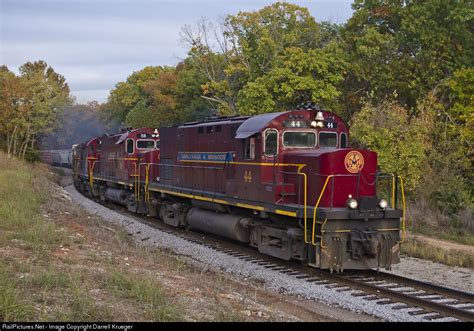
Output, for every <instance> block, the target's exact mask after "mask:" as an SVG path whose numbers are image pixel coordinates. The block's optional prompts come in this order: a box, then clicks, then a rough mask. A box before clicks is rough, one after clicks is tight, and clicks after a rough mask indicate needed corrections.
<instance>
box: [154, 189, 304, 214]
mask: <svg viewBox="0 0 474 331" xmlns="http://www.w3.org/2000/svg"><path fill="white" fill-rule="evenodd" d="M149 190H150V191H154V192H161V193H167V194H171V195H176V196H180V197H185V198H190V199H196V200H203V201H209V202H215V203H221V204H226V205H233V206H237V207H241V208H246V209H252V210H265V208H264V207H262V206H254V205H248V204H246V203H237V204H232V203H230V202H228V201H225V200H219V199H212V198H206V197H202V196H199V195H192V194H186V193H179V192H174V191H168V190H159V189H155V188H149ZM269 211H270V212H271V210H269ZM280 212H281V213H280V214H282V215H288V216H293V217H296V213H292V212H286V211H283V210H280Z"/></svg>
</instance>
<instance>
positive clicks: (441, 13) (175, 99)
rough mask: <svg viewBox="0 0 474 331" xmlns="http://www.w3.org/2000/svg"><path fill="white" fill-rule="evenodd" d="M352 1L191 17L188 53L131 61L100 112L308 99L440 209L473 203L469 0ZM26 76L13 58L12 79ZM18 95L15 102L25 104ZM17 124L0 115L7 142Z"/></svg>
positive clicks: (185, 33)
mask: <svg viewBox="0 0 474 331" xmlns="http://www.w3.org/2000/svg"><path fill="white" fill-rule="evenodd" d="M352 6H353V9H354V12H353V15H352V17H351V18H350V19H349V20H348V21H347V22H346V23H344V24H333V23H328V22H317V21H316V20H315V19H314V17H313V16H311V14H310V13H309V11H308V10H307V9H306V8H304V7H300V6H296V5H293V4H290V3H286V2H278V3H274V4H273V5H270V6H267V7H264V8H262V9H260V10H258V11H253V12H240V13H238V14H236V15H228V16H226V17H224V18H222V19H221V20H220V21H218V22H210V21H207V20H205V19H201V20H200V21H198V22H194V23H193V22H190V25H187V26H185V27H183V28H182V31H181V40H182V42H183V44H184V45H185V47H186V50H187V55H186V57H185V58H184V59H182V60H181V61H180V62H179V63H178V64H177V65H176V66H149V67H145V68H143V69H142V70H139V71H136V72H133V73H131V74H130V76H129V77H128V78H127V80H126V81H124V82H118V83H117V84H116V86H115V87H114V88H113V89H112V90H111V91H110V94H109V96H108V99H107V102H105V103H104V104H102V105H100V106H97V107H96V108H97V109H96V112H98V113H100V116H101V118H103V119H104V121H105V123H108V122H109V121H118V122H121V123H123V124H124V125H126V126H133V127H141V126H153V127H157V126H163V125H171V124H174V123H179V122H185V121H193V120H200V119H203V118H205V117H207V116H210V115H253V114H259V113H265V112H276V111H283V110H289V109H292V108H294V107H295V105H297V104H299V103H301V102H310V101H311V102H313V103H317V104H319V105H321V106H322V107H324V108H325V109H327V110H330V111H334V112H336V113H338V114H339V115H341V116H342V117H343V118H344V119H345V120H346V121H347V122H348V123H349V125H350V129H351V141H352V145H353V146H356V147H364V148H365V147H366V148H370V149H372V150H375V151H377V152H378V154H379V163H380V165H381V168H382V169H383V170H384V171H387V172H394V173H397V174H400V175H402V176H404V178H405V180H406V189H407V191H408V192H409V194H411V195H412V196H414V197H415V196H416V197H417V199H421V200H422V201H424V202H426V203H427V204H428V205H429V207H430V208H432V207H435V208H437V209H439V210H440V211H441V212H442V213H444V214H446V215H451V216H452V215H459V214H460V213H461V212H465V211H466V210H471V211H472V208H473V205H474V202H473V196H474V149H473V141H474V139H473V138H474V91H473V90H474V67H473V60H474V43H473V40H474V36H473V32H474V29H473V26H474V24H473V23H474V22H473V18H474V6H473V2H472V0H430V1H422V0H403V1H401V0H356V1H354V3H353V4H352ZM1 75H2V83H1V84H2V95H1V96H0V97H1V98H2V99H1V101H0V102H2V106H1V108H0V111H2V112H3V111H4V110H3V109H10V108H8V107H10V106H11V104H8V105H7V107H6V108H5V106H4V103H5V100H7V103H8V102H9V101H8V100H10V99H8V96H7V97H5V93H4V88H3V86H4V84H5V77H10V75H11V73H9V72H8V71H5V70H3V71H2V74H1ZM23 76H27V74H26V73H23V71H21V70H20V77H17V79H19V80H21V79H23ZM46 76H47V75H45V77H46ZM7 80H8V79H7ZM25 80H26V78H25ZM20 85H21V84H20ZM59 86H61V84H59ZM63 87H64V89H63V91H65V90H66V89H67V85H65V86H63ZM59 91H60V90H58V92H57V93H55V96H59V95H61V94H60V93H59ZM53 99H54V98H53ZM59 101H61V102H63V101H64V100H63V99H62V98H59V99H58V103H59ZM54 106H56V105H54ZM15 107H16V108H15V109H17V111H18V112H19V113H21V112H22V110H21V109H23V107H24V104H23V103H22V102H20V103H16V104H15ZM49 109H51V108H49ZM10 113H11V111H10ZM10 113H9V114H10ZM1 116H2V117H1V118H2V119H5V115H4V114H2V115H1ZM26 118H28V117H26ZM22 121H23V120H22ZM4 122H5V121H4ZM26 122H28V120H27V121H26ZM15 123H16V122H15ZM15 125H16V124H14V123H13V122H12V123H10V122H9V121H7V122H6V123H0V132H2V133H3V134H6V136H7V137H8V144H7V145H8V146H9V147H8V148H12V147H11V146H10V145H11V139H12V138H11V137H12V135H13V136H14V135H15V134H18V133H14V132H13V129H14V127H15ZM28 127H29V126H28V125H26V124H25V125H23V126H22V130H21V132H22V133H21V136H22V137H23V136H24V137H26V136H31V134H33V137H34V134H35V133H34V132H37V131H38V130H39V129H40V128H37V129H34V130H33V131H31V130H32V128H30V131H29V132H30V133H28V134H26V133H25V132H28V131H27V129H26V128H28ZM12 128H13V129H12ZM25 130H26V131H25ZM22 139H26V140H27V141H28V142H27V143H26V144H27V145H28V144H31V143H32V142H31V139H32V138H30V139H29V140H28V139H27V138H22ZM22 141H23V142H22V143H20V145H21V144H24V141H25V140H22ZM20 147H21V146H20ZM20 149H21V148H20ZM470 213H471V214H469V215H471V216H470V218H471V220H472V212H470Z"/></svg>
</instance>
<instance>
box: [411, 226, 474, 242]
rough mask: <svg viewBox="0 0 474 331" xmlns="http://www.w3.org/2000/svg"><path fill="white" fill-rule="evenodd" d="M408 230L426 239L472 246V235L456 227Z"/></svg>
mask: <svg viewBox="0 0 474 331" xmlns="http://www.w3.org/2000/svg"><path fill="white" fill-rule="evenodd" d="M409 230H410V231H411V232H413V233H418V234H421V235H424V236H427V237H433V238H438V239H442V240H449V241H452V242H455V243H458V244H462V245H470V246H474V233H472V232H470V231H468V230H466V229H463V228H461V227H456V226H445V227H435V226H430V225H424V226H421V225H417V226H410V227H409Z"/></svg>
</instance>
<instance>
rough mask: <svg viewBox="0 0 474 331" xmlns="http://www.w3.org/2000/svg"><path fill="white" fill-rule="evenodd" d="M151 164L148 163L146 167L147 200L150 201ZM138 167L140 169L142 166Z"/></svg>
mask: <svg viewBox="0 0 474 331" xmlns="http://www.w3.org/2000/svg"><path fill="white" fill-rule="evenodd" d="M150 166H151V164H147V165H146V167H145V201H146V202H148V203H149V202H150V190H149V189H148V181H149V175H150ZM138 169H140V166H138Z"/></svg>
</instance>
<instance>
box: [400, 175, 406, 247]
mask: <svg viewBox="0 0 474 331" xmlns="http://www.w3.org/2000/svg"><path fill="white" fill-rule="evenodd" d="M399 177H400V190H401V191H402V203H403V213H402V240H401V241H400V242H401V243H402V242H404V241H405V231H406V228H405V210H406V202H405V189H404V187H403V178H402V177H401V176H399Z"/></svg>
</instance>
